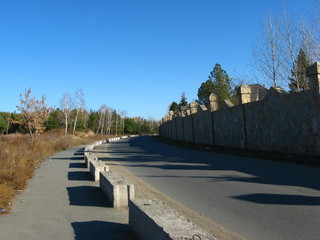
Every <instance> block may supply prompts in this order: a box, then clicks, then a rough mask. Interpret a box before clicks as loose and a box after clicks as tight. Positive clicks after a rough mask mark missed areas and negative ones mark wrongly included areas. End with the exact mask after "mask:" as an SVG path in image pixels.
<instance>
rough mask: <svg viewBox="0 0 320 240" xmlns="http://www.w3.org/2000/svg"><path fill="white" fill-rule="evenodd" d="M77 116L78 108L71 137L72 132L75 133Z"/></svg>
mask: <svg viewBox="0 0 320 240" xmlns="http://www.w3.org/2000/svg"><path fill="white" fill-rule="evenodd" d="M78 115H79V108H78V110H77V114H76V118H75V119H74V125H73V130H72V135H74V132H75V130H76V126H77V121H78Z"/></svg>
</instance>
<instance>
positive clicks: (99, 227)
mask: <svg viewBox="0 0 320 240" xmlns="http://www.w3.org/2000/svg"><path fill="white" fill-rule="evenodd" d="M71 226H72V227H73V231H74V235H75V237H74V239H75V240H92V239H94V240H105V239H110V240H122V239H132V238H131V237H130V235H131V234H130V232H131V231H130V228H129V226H128V225H127V224H121V223H113V222H103V221H90V222H73V223H71Z"/></svg>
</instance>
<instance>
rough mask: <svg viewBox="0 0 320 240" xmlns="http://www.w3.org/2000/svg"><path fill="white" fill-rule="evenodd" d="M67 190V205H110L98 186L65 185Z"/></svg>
mask: <svg viewBox="0 0 320 240" xmlns="http://www.w3.org/2000/svg"><path fill="white" fill-rule="evenodd" d="M67 191H68V195H69V205H75V206H92V207H112V205H111V203H109V202H108V201H107V199H106V198H105V196H104V195H103V193H102V191H101V189H100V188H99V187H93V186H79V187H67Z"/></svg>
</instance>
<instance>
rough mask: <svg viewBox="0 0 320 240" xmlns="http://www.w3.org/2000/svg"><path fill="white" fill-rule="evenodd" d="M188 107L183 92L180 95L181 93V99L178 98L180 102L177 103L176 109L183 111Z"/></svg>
mask: <svg viewBox="0 0 320 240" xmlns="http://www.w3.org/2000/svg"><path fill="white" fill-rule="evenodd" d="M187 107H188V101H187V98H186V93H185V92H183V93H182V95H181V100H180V103H179V105H178V110H179V111H185V110H186V109H187Z"/></svg>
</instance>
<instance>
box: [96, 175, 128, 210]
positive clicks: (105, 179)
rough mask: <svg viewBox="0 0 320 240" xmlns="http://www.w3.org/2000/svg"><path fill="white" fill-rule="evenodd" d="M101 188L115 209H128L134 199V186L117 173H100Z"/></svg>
mask: <svg viewBox="0 0 320 240" xmlns="http://www.w3.org/2000/svg"><path fill="white" fill-rule="evenodd" d="M100 188H101V189H102V191H103V192H104V194H105V195H106V197H107V199H108V200H109V201H110V202H111V203H112V206H113V207H114V208H126V207H128V205H129V201H130V200H132V199H134V185H133V184H130V183H129V182H128V181H127V180H126V179H125V178H124V177H122V176H121V175H119V174H118V173H116V172H100Z"/></svg>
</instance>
